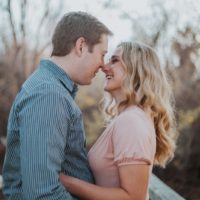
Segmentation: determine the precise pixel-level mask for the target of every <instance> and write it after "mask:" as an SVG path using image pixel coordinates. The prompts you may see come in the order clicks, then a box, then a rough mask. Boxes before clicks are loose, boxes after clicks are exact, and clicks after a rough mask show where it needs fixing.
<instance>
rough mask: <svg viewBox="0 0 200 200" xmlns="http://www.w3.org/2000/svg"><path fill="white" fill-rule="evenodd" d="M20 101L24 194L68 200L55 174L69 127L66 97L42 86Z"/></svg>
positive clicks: (31, 197)
mask: <svg viewBox="0 0 200 200" xmlns="http://www.w3.org/2000/svg"><path fill="white" fill-rule="evenodd" d="M22 104H23V106H22ZM22 104H21V105H20V106H21V110H19V124H20V141H21V148H20V151H21V152H20V155H21V157H20V159H21V172H22V174H21V176H22V184H23V194H24V198H25V199H29V200H33V199H34V200H35V199H43V200H51V199H52V200H56V199H59V200H72V199H73V198H72V196H71V195H70V194H69V193H68V192H67V191H66V190H65V189H64V187H63V186H62V184H61V183H60V181H59V174H58V173H59V172H60V171H61V164H62V162H63V159H64V148H65V145H66V134H67V132H68V127H69V116H68V108H67V104H66V99H65V98H64V97H63V95H62V94H61V93H59V92H58V91H53V90H49V88H45V87H44V88H43V89H40V90H39V91H36V92H34V93H32V94H31V95H27V97H26V98H25V99H24V101H23V102H22ZM20 106H19V107H20ZM19 109H20V108H19Z"/></svg>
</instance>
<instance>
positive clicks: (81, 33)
mask: <svg viewBox="0 0 200 200" xmlns="http://www.w3.org/2000/svg"><path fill="white" fill-rule="evenodd" d="M102 34H106V35H112V32H111V31H110V30H109V29H108V28H107V27H106V26H105V25H104V24H103V23H101V22H100V21H99V20H98V19H97V18H95V17H94V16H92V15H90V14H88V13H85V12H69V13H67V14H66V15H64V16H63V17H62V19H61V20H60V21H59V22H58V24H57V26H56V28H55V31H54V34H53V37H52V44H53V51H52V54H51V56H65V55H67V54H69V53H70V52H71V50H72V49H73V47H74V46H75V43H76V41H77V39H78V38H80V37H83V38H84V39H85V40H86V43H87V45H88V46H89V51H90V52H92V49H93V47H94V45H95V44H98V43H99V42H100V39H101V35H102Z"/></svg>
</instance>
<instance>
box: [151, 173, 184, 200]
mask: <svg viewBox="0 0 200 200" xmlns="http://www.w3.org/2000/svg"><path fill="white" fill-rule="evenodd" d="M149 195H150V200H185V199H184V198H183V197H181V196H180V195H179V194H178V193H176V192H175V191H174V190H173V189H171V188H170V187H169V186H167V185H166V184H165V183H164V182H162V181H161V180H160V179H159V178H158V177H156V176H155V175H152V176H151V179H150V187H149Z"/></svg>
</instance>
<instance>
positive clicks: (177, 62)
mask: <svg viewBox="0 0 200 200" xmlns="http://www.w3.org/2000/svg"><path fill="white" fill-rule="evenodd" d="M78 10H82V11H86V12H89V13H91V14H93V15H95V16H96V17H97V18H99V19H100V20H101V21H102V22H104V23H105V24H106V25H107V26H108V27H109V28H110V29H111V30H112V31H113V32H114V34H115V35H114V36H113V37H112V38H110V39H111V40H110V44H109V51H110V52H112V50H113V49H114V48H115V46H116V45H117V44H118V43H119V42H120V41H124V40H132V41H141V42H144V43H147V44H149V45H151V46H152V47H153V48H155V49H156V51H157V52H158V54H159V57H160V59H161V63H162V66H163V67H164V68H165V69H166V70H167V72H168V73H169V75H170V78H171V82H172V86H173V91H174V95H175V99H176V117H177V122H178V123H177V125H178V127H177V128H178V132H179V139H178V144H177V150H176V155H175V158H174V159H173V161H172V162H171V163H170V164H169V165H168V166H167V167H166V168H165V169H161V168H154V173H155V174H156V175H157V176H158V177H160V178H161V179H162V180H163V181H164V182H165V183H166V184H168V185H169V186H170V187H172V188H173V189H174V190H175V191H177V192H178V193H179V194H181V195H182V196H183V197H185V198H186V199H188V200H199V199H200V1H199V0H176V1H175V0H139V1H137V0H96V1H95V0H73V1H70V0H43V1H40V0H0V138H1V139H0V173H2V164H3V159H4V154H5V144H6V126H7V119H8V114H9V110H10V107H11V104H12V102H13V100H14V98H15V96H16V93H17V92H18V91H19V88H20V86H21V84H22V83H23V82H24V81H25V79H27V78H28V76H29V75H30V74H31V73H32V72H33V71H34V70H35V69H36V67H37V64H38V62H39V60H40V58H41V57H48V56H49V54H50V52H51V36H52V32H53V30H54V27H55V25H56V23H57V21H58V20H59V19H60V18H61V17H62V15H63V14H64V13H66V12H68V11H78ZM91 31H92V30H91ZM108 56H109V54H108ZM103 85H104V77H103V74H102V73H99V75H98V76H97V77H96V78H95V79H94V80H93V84H92V85H91V86H84V87H80V91H79V94H78V96H77V98H76V100H77V102H78V104H79V105H80V107H81V108H82V110H83V113H84V121H85V128H86V134H87V146H88V149H89V148H90V146H91V145H92V143H93V142H94V141H95V140H96V138H97V137H98V136H99V134H101V132H102V130H103V129H104V126H103V125H104V123H103V118H102V117H101V113H100V111H99V109H98V103H99V101H100V99H101V97H102V95H103ZM30 117H31V116H30Z"/></svg>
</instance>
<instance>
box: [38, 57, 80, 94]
mask: <svg viewBox="0 0 200 200" xmlns="http://www.w3.org/2000/svg"><path fill="white" fill-rule="evenodd" d="M40 67H41V68H44V69H46V70H48V71H49V72H51V73H52V74H53V75H54V76H55V77H56V78H58V79H59V80H60V81H61V82H62V83H63V84H64V87H65V88H66V89H67V90H69V92H70V93H71V95H72V96H73V97H75V95H76V92H77V90H78V86H77V85H76V84H75V83H74V81H72V80H71V79H70V77H69V75H68V74H67V73H66V72H65V71H64V70H63V69H62V68H61V67H59V66H58V65H56V64H55V63H54V62H52V61H51V60H48V59H42V60H41V61H40Z"/></svg>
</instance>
